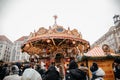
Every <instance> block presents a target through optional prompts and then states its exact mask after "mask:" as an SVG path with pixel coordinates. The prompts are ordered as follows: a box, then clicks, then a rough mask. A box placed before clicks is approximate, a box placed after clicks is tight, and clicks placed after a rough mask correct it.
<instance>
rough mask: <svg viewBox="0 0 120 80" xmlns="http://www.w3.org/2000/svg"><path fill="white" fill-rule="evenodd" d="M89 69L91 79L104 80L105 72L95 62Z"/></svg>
mask: <svg viewBox="0 0 120 80" xmlns="http://www.w3.org/2000/svg"><path fill="white" fill-rule="evenodd" d="M90 71H91V72H92V78H91V80H104V78H103V77H104V76H105V72H104V70H103V69H102V68H100V67H98V65H97V63H93V64H92V66H91V67H90Z"/></svg>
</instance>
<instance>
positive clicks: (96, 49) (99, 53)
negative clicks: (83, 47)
mask: <svg viewBox="0 0 120 80" xmlns="http://www.w3.org/2000/svg"><path fill="white" fill-rule="evenodd" d="M85 56H91V57H98V56H106V55H105V53H104V51H103V50H102V48H101V47H99V46H96V47H94V48H92V49H91V50H90V51H88V52H87V53H86V54H85Z"/></svg>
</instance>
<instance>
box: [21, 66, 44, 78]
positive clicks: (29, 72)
mask: <svg viewBox="0 0 120 80" xmlns="http://www.w3.org/2000/svg"><path fill="white" fill-rule="evenodd" d="M21 80H42V78H41V75H40V74H39V73H38V72H37V71H36V70H35V69H33V64H30V66H29V67H27V68H26V69H25V70H24V72H23V74H22V77H21Z"/></svg>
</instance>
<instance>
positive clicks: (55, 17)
mask: <svg viewBox="0 0 120 80" xmlns="http://www.w3.org/2000/svg"><path fill="white" fill-rule="evenodd" d="M53 17H54V20H55V22H54V25H57V20H56V19H57V18H58V17H57V15H54V16H53Z"/></svg>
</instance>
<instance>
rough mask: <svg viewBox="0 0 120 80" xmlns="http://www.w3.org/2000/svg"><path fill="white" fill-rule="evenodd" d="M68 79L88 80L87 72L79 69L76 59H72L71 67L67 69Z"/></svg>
mask: <svg viewBox="0 0 120 80" xmlns="http://www.w3.org/2000/svg"><path fill="white" fill-rule="evenodd" d="M65 78H66V80H86V73H85V72H83V71H82V70H80V69H78V65H77V63H76V62H75V61H71V62H70V64H69V69H68V70H67V71H66V76H65Z"/></svg>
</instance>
